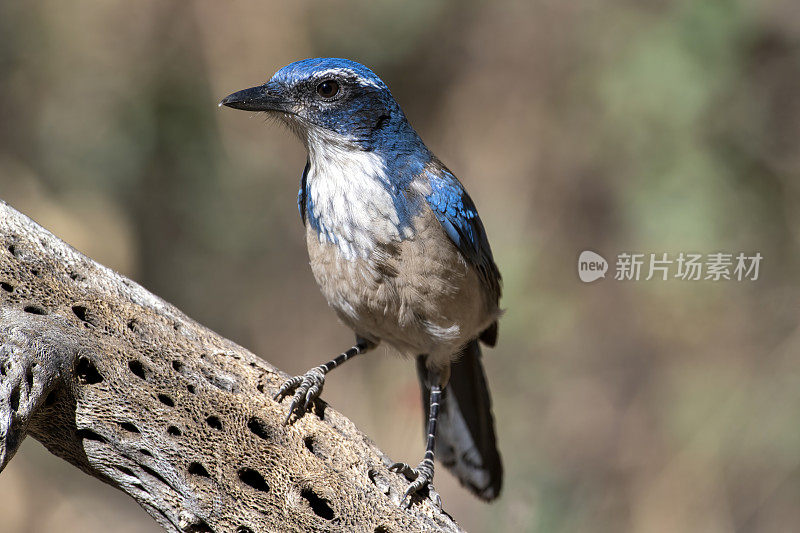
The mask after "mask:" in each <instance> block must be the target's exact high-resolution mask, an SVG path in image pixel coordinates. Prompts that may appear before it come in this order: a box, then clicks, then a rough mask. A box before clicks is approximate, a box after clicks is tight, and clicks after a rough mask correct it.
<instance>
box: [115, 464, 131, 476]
mask: <svg viewBox="0 0 800 533" xmlns="http://www.w3.org/2000/svg"><path fill="white" fill-rule="evenodd" d="M114 468H116V469H117V470H119V471H120V472H122V473H123V474H125V475H126V476H131V477H136V476H135V475H134V473H133V470H131V469H130V468H127V467H124V466H119V465H114Z"/></svg>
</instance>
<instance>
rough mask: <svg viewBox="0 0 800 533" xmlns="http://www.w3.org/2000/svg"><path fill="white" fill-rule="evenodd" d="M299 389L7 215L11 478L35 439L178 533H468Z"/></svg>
mask: <svg viewBox="0 0 800 533" xmlns="http://www.w3.org/2000/svg"><path fill="white" fill-rule="evenodd" d="M285 377H286V376H285V375H284V374H282V373H281V372H279V371H278V370H277V369H275V368H274V367H272V366H271V365H269V364H268V363H266V362H264V361H263V360H261V359H259V358H258V357H256V356H255V355H253V354H252V353H250V352H248V351H247V350H245V349H243V348H241V347H240V346H237V345H236V344H234V343H233V342H231V341H229V340H226V339H224V338H222V337H220V336H219V335H217V334H216V333H214V332H213V331H210V330H208V329H207V328H205V327H203V326H201V325H200V324H197V323H196V322H194V321H192V320H191V319H189V318H188V317H186V316H185V315H184V314H183V313H181V312H180V311H179V310H178V309H176V308H175V307H173V306H172V305H170V304H168V303H166V302H164V301H163V300H161V299H159V298H158V297H156V296H153V295H152V294H150V293H148V292H147V291H146V290H145V289H143V288H142V287H140V286H139V285H137V284H136V283H134V282H132V281H130V280H128V279H126V278H124V277H122V276H120V275H119V274H117V273H115V272H113V271H111V270H110V269H108V268H106V267H103V266H102V265H99V264H98V263H96V262H94V261H92V260H91V259H88V258H87V257H85V256H83V255H81V254H80V253H78V252H77V251H76V250H74V249H73V248H71V247H70V246H68V245H66V244H65V243H64V242H62V241H60V240H59V239H58V238H56V237H55V236H53V235H52V234H51V233H49V232H48V231H46V230H44V229H43V228H42V227H40V226H39V225H37V224H36V223H35V222H33V221H32V220H30V219H29V218H27V217H25V216H24V215H22V214H20V213H18V212H17V211H15V210H14V209H12V208H11V207H9V206H8V205H6V204H5V203H4V202H2V201H0V471H2V469H3V468H4V467H5V465H6V464H7V463H8V461H9V460H11V458H12V457H13V455H14V453H15V452H16V450H17V448H18V447H19V445H20V443H21V442H22V440H23V439H24V438H25V436H26V435H28V434H30V435H32V436H33V437H34V438H35V439H37V440H39V441H40V442H41V443H42V444H44V446H45V447H47V449H48V450H50V451H51V452H52V453H54V454H55V455H57V456H59V457H61V458H63V459H65V460H67V461H69V462H70V463H72V464H73V465H75V466H77V467H78V468H80V469H81V470H83V471H84V472H86V473H87V474H89V475H91V476H94V477H97V478H99V479H101V480H103V481H105V482H106V483H108V484H110V485H113V486H114V487H117V488H118V489H120V490H122V491H124V492H125V493H127V494H128V495H130V496H131V497H133V498H134V499H135V500H136V501H137V502H139V504H140V505H142V507H144V508H145V509H146V510H147V512H148V513H150V515H152V516H153V518H155V520H156V521H157V522H158V523H159V524H160V525H161V526H162V527H163V528H164V529H165V530H167V531H174V532H177V531H199V532H206V531H209V532H210V531H213V532H237V533H246V532H257V531H259V532H260V531H348V532H349V531H364V532H369V533H373V532H381V531H383V532H388V531H392V532H397V531H431V530H436V531H460V530H459V528H458V526H457V525H456V524H455V523H454V522H453V520H452V519H451V518H450V517H449V516H448V515H447V514H446V513H444V512H442V511H440V510H438V509H436V508H435V507H434V506H432V505H431V503H430V502H429V501H428V500H424V501H421V502H415V504H414V505H413V506H412V509H411V510H410V511H405V510H403V509H400V508H399V506H398V504H399V500H400V495H402V493H403V490H404V489H405V485H406V483H407V482H406V481H405V480H404V478H402V477H401V476H398V475H396V474H393V473H390V472H389V471H388V470H387V466H388V465H389V464H391V461H390V460H389V459H388V458H387V457H386V456H385V455H384V454H383V453H382V452H381V451H380V450H378V449H377V447H376V446H375V445H374V444H373V443H372V442H371V441H370V440H369V439H368V438H367V437H366V436H364V435H363V434H361V433H360V432H359V431H358V430H357V429H356V428H355V426H354V425H353V423H352V422H350V421H349V420H347V419H346V418H345V417H343V416H342V415H340V414H339V413H337V412H335V411H334V410H333V409H330V408H327V407H326V405H325V403H324V402H322V401H318V402H317V403H316V405H315V412H314V413H310V414H307V415H306V416H304V417H302V418H301V419H300V420H297V421H296V422H295V423H293V424H292V425H289V426H284V425H283V423H282V422H283V418H284V416H285V409H286V406H285V405H280V404H277V403H276V402H274V401H273V400H272V399H271V395H272V394H273V393H274V391H276V390H277V387H278V386H279V385H280V383H281V382H282V380H283V379H284V378H285Z"/></svg>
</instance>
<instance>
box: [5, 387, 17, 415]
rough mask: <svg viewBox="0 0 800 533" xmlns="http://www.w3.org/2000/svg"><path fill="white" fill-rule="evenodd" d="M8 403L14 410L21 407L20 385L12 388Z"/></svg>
mask: <svg viewBox="0 0 800 533" xmlns="http://www.w3.org/2000/svg"><path fill="white" fill-rule="evenodd" d="M8 404H9V406H10V407H11V410H12V411H14V412H16V410H17V409H19V385H17V386H15V387H14V388H13V389H11V396H10V397H9V399H8Z"/></svg>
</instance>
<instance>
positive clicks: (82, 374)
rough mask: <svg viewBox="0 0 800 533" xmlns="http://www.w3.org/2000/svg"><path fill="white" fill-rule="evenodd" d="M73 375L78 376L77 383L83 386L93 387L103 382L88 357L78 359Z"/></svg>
mask: <svg viewBox="0 0 800 533" xmlns="http://www.w3.org/2000/svg"><path fill="white" fill-rule="evenodd" d="M75 374H77V376H78V381H79V382H81V383H83V384H84V385H94V384H95V383H100V382H101V381H103V376H101V375H100V372H98V371H97V367H95V366H94V363H92V362H91V361H90V360H89V358H88V357H79V358H78V364H77V365H75Z"/></svg>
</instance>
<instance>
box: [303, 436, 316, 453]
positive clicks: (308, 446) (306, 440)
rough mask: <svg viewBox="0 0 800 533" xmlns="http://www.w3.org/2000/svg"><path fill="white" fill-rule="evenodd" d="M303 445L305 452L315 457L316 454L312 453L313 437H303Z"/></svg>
mask: <svg viewBox="0 0 800 533" xmlns="http://www.w3.org/2000/svg"><path fill="white" fill-rule="evenodd" d="M303 444H304V445H305V447H306V450H308V451H310V452H311V453H313V454H314V455H316V453H317V452H315V451H314V437H312V436H311V435H308V436H307V437H304V438H303Z"/></svg>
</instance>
